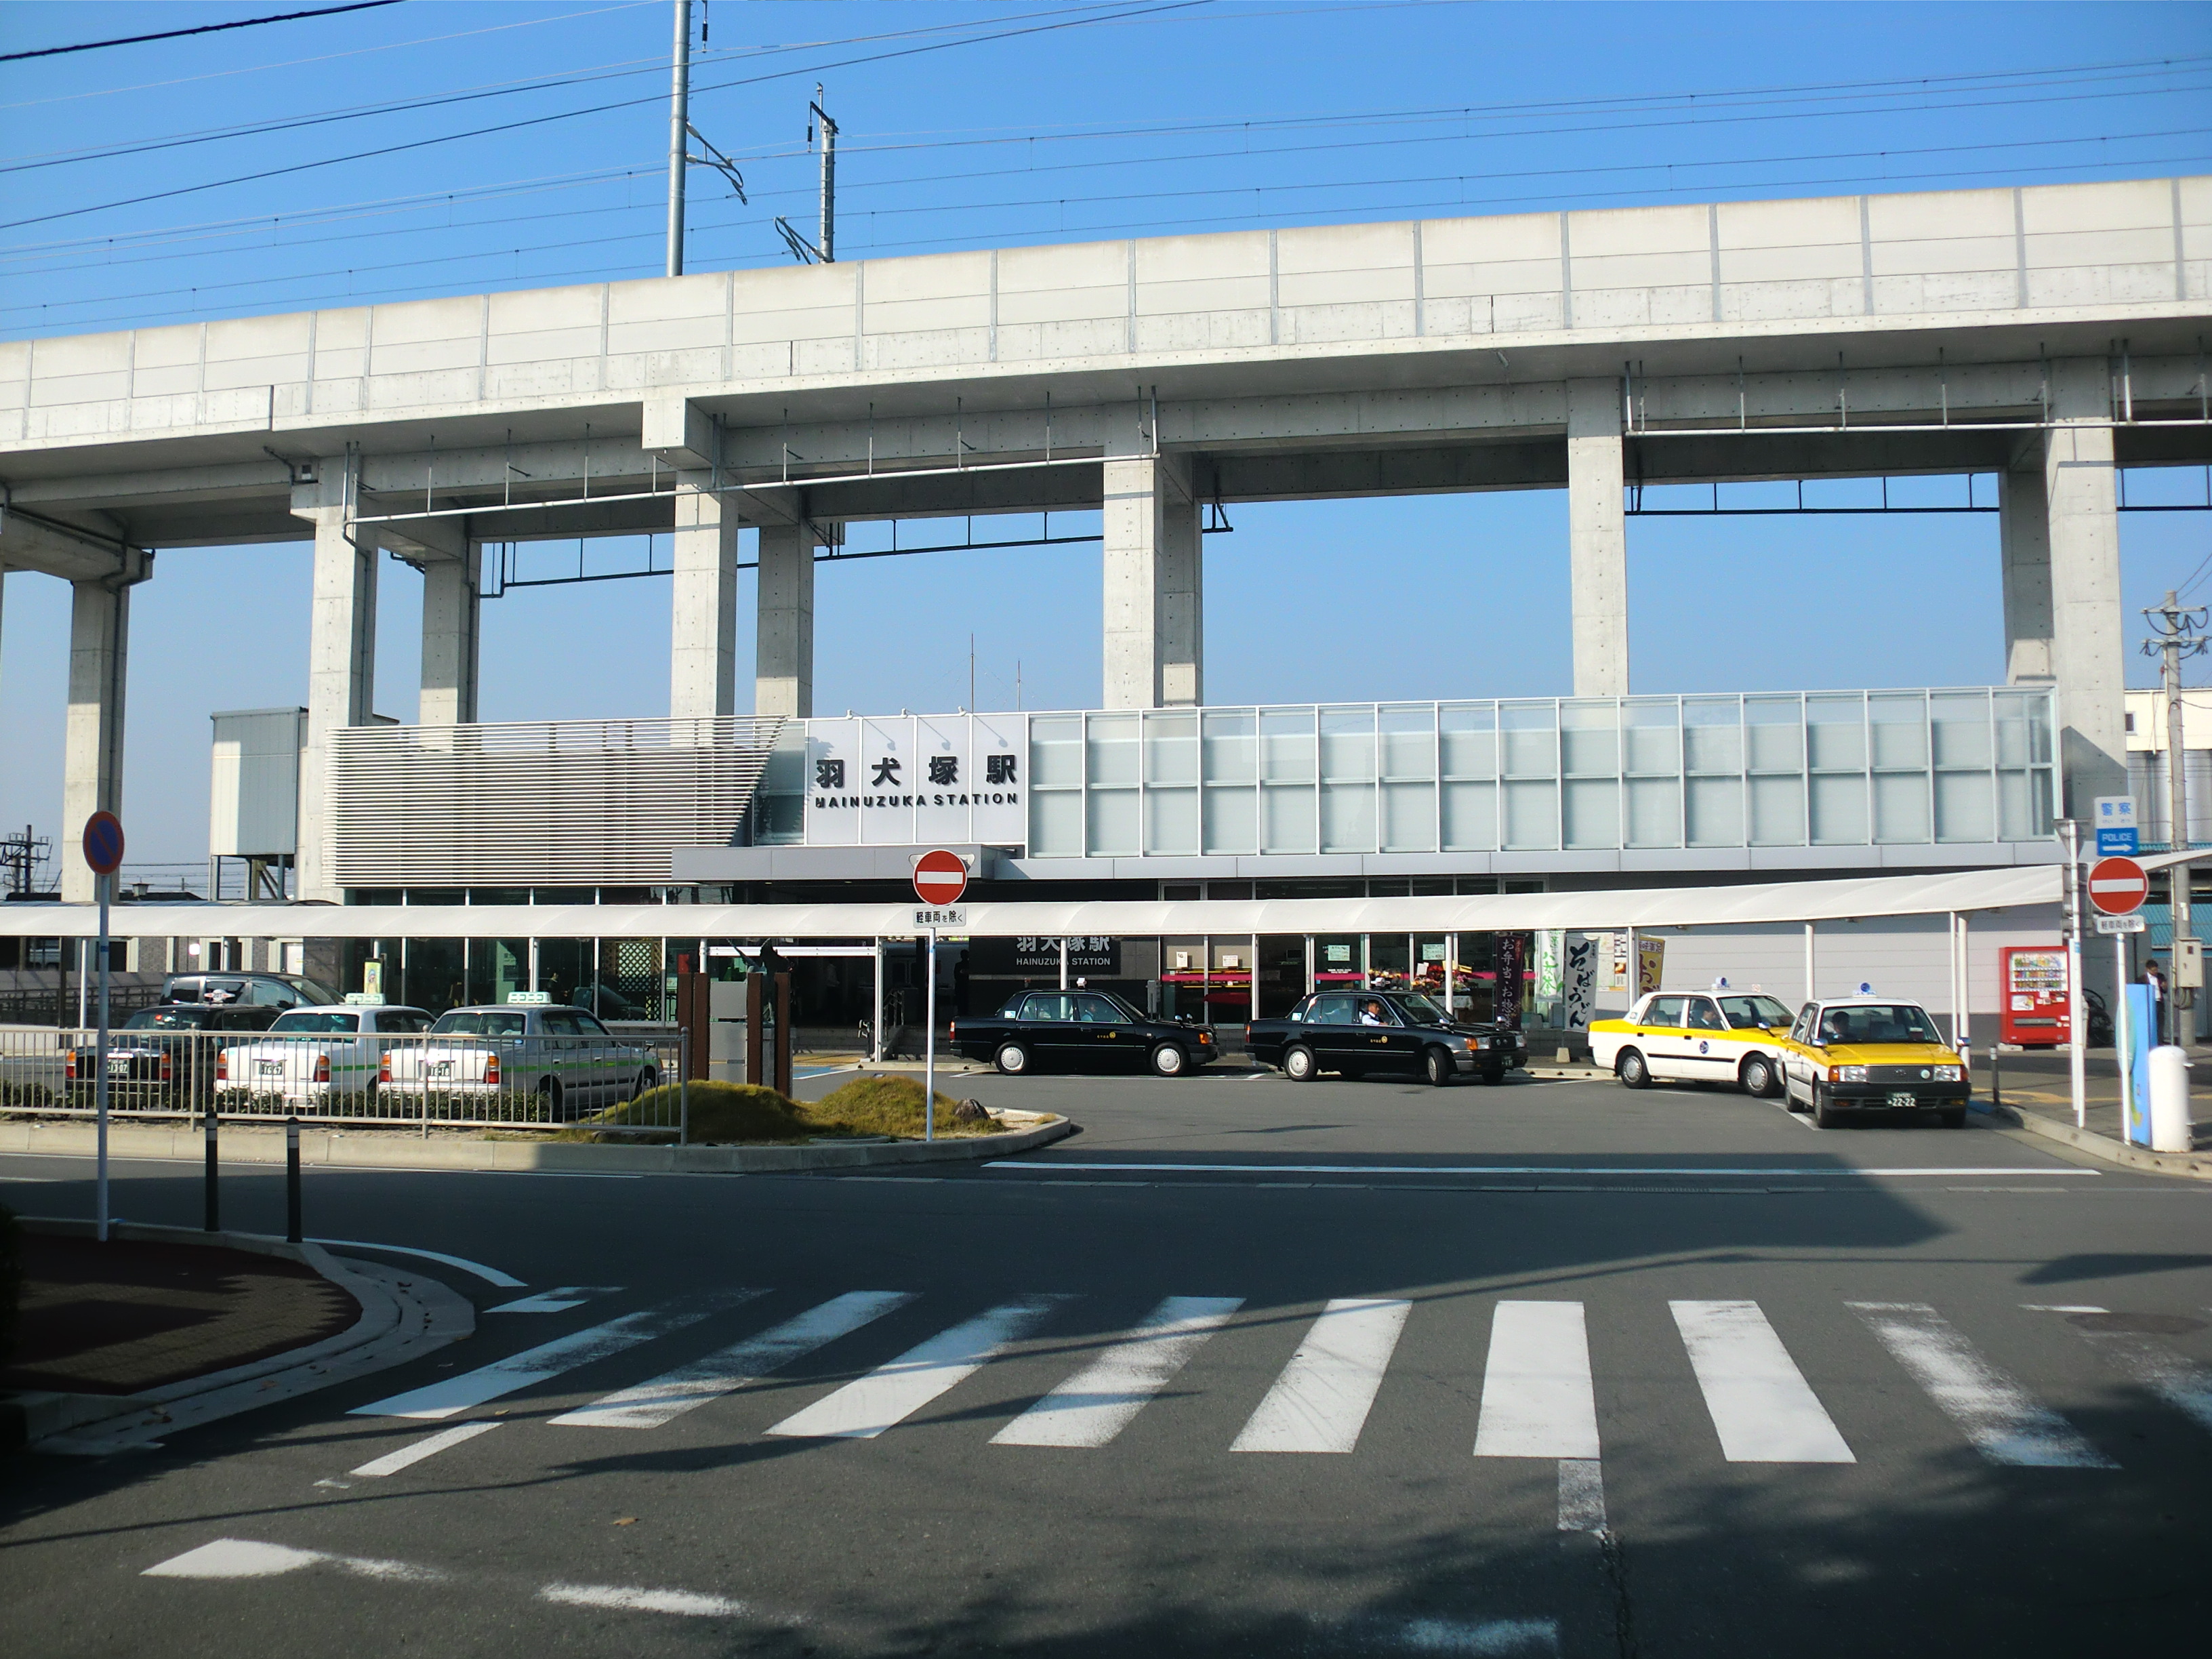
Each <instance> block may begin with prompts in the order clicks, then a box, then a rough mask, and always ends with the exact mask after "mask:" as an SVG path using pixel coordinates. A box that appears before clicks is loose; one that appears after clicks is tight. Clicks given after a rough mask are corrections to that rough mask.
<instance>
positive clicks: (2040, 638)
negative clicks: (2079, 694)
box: [1997, 435, 2051, 685]
mask: <svg viewBox="0 0 2212 1659" xmlns="http://www.w3.org/2000/svg"><path fill="white" fill-rule="evenodd" d="M2043 449H2044V444H2043V440H2042V438H2041V436H2040V435H2038V436H2037V437H2036V439H2035V440H2034V441H2033V443H2032V444H2031V445H2029V450H2030V452H2031V453H2028V454H2027V455H2025V456H2022V457H2018V458H2015V463H2014V465H2012V466H2010V467H2008V468H2007V469H2006V470H2005V471H2002V472H2000V473H1998V474H1997V528H1998V536H1999V538H2000V540H2001V542H2002V549H2003V559H2004V630H2005V682H2006V684H2010V685H2019V684H2023V683H2030V684H2032V683H2035V682H2039V681H2047V680H2048V679H2050V678H2051V523H2050V506H2049V503H2048V501H2047V500H2046V498H2045V495H2044V489H2043Z"/></svg>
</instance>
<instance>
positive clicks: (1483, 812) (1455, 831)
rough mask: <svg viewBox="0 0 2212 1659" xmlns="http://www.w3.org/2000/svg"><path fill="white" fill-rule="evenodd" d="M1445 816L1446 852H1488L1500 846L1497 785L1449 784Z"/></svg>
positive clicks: (1444, 835)
mask: <svg viewBox="0 0 2212 1659" xmlns="http://www.w3.org/2000/svg"><path fill="white" fill-rule="evenodd" d="M1443 839H1444V845H1443V850H1444V851H1446V852H1448V853H1487V852H1489V851H1491V850H1492V848H1495V847H1496V846H1497V845H1498V786H1497V785H1496V784H1494V783H1447V784H1445V785H1444V786H1443Z"/></svg>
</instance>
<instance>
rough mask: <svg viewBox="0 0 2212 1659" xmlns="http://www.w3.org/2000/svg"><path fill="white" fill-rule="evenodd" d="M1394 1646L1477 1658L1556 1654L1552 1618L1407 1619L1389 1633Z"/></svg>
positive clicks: (1556, 1628)
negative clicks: (1471, 1655) (1472, 1655)
mask: <svg viewBox="0 0 2212 1659" xmlns="http://www.w3.org/2000/svg"><path fill="white" fill-rule="evenodd" d="M1389 1640H1390V1643H1391V1645H1392V1646H1394V1647H1398V1648H1402V1649H1404V1650H1406V1651H1407V1652H1408V1653H1466V1654H1474V1655H1476V1656H1479V1659H1512V1656H1514V1655H1516V1654H1532V1655H1542V1654H1556V1653H1558V1652H1559V1620H1556V1619H1483V1620H1460V1619H1409V1620H1407V1621H1406V1622H1405V1623H1404V1624H1403V1625H1401V1626H1399V1627H1398V1628H1397V1629H1396V1630H1395V1631H1392V1632H1389Z"/></svg>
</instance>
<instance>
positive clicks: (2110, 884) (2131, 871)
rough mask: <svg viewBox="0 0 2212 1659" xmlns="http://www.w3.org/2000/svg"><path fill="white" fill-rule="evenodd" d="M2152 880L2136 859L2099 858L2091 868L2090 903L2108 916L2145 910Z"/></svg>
mask: <svg viewBox="0 0 2212 1659" xmlns="http://www.w3.org/2000/svg"><path fill="white" fill-rule="evenodd" d="M2149 891H2150V878H2149V877H2148V876H2147V875H2145V874H2143V867H2142V866H2141V865H2140V864H2137V863H2136V861H2135V860H2133V859H2099V860H2097V861H2096V862H2095V863H2094V864H2093V865H2091V866H2089V902H2090V903H2092V904H2093V905H2095V906H2096V907H2097V908H2099V909H2100V910H2102V911H2103V912H2104V913H2105V914H2106V915H2108V916H2124V915H2128V914H2129V913H2130V911H2133V910H2136V909H2138V908H2141V907H2142V902H2143V898H2144V896H2145V895H2147V894H2148V892H2149Z"/></svg>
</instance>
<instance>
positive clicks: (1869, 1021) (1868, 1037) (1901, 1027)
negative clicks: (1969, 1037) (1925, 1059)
mask: <svg viewBox="0 0 2212 1659" xmlns="http://www.w3.org/2000/svg"><path fill="white" fill-rule="evenodd" d="M1820 1041H1821V1042H1854V1043H1856V1042H1942V1038H1941V1037H1940V1036H1937V1035H1936V1024H1935V1022H1934V1021H1933V1020H1931V1019H1929V1018H1928V1016H1927V1014H1926V1013H1924V1012H1923V1011H1922V1010H1921V1009H1920V1008H1919V1007H1917V1006H1915V1005H1914V1004H1912V1003H1910V1002H1860V1003H1853V1004H1852V1005H1850V1006H1849V1007H1844V1008H1831V1009H1828V1010H1827V1011H1826V1012H1824V1013H1823V1014H1822V1015H1821V1016H1820Z"/></svg>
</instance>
